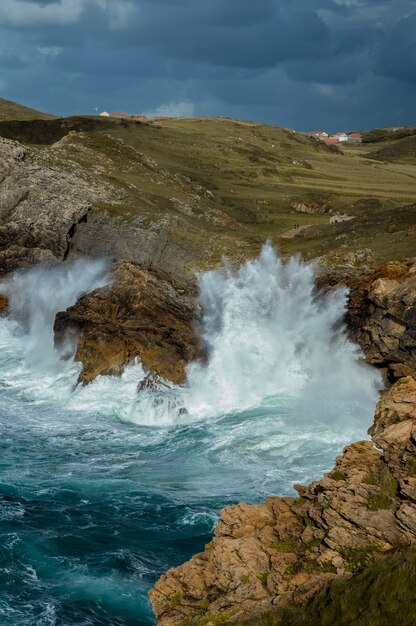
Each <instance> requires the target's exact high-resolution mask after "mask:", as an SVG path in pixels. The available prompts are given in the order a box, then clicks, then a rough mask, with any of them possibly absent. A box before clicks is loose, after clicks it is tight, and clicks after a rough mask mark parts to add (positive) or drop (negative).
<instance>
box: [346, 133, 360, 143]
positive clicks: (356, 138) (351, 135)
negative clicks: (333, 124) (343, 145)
mask: <svg viewBox="0 0 416 626" xmlns="http://www.w3.org/2000/svg"><path fill="white" fill-rule="evenodd" d="M362 140H363V136H362V134H361V133H348V141H353V142H355V143H361V142H362Z"/></svg>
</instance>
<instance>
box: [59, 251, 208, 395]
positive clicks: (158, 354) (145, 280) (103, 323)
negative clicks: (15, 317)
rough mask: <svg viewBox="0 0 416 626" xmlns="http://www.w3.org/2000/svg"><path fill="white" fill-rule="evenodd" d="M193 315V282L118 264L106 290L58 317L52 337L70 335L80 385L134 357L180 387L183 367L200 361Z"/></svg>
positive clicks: (196, 307) (195, 310) (118, 370)
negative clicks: (79, 366) (79, 365)
mask: <svg viewBox="0 0 416 626" xmlns="http://www.w3.org/2000/svg"><path fill="white" fill-rule="evenodd" d="M198 313H199V305H198V299H197V289H196V286H195V285H194V284H192V283H185V282H184V283H179V282H178V280H177V279H174V278H173V277H172V276H170V275H168V274H165V273H163V272H160V271H157V270H148V269H144V268H141V267H138V266H136V265H132V264H131V263H127V262H125V261H124V262H123V261H121V262H119V263H117V264H116V265H115V267H114V271H113V282H112V284H111V286H109V287H105V288H102V289H97V290H95V291H93V292H92V293H90V294H87V295H85V296H83V297H82V298H81V299H80V300H78V302H77V303H76V304H75V305H74V306H72V307H70V308H69V309H67V310H66V311H63V312H61V313H58V315H57V317H56V321H55V338H56V342H57V344H60V343H63V342H65V341H66V338H67V337H68V335H70V336H74V335H75V337H76V341H77V350H76V357H75V358H76V359H77V360H79V361H81V362H82V364H83V370H82V373H81V375H80V380H81V381H82V382H85V383H88V382H90V381H91V380H93V379H94V378H95V377H96V376H98V375H99V374H120V373H121V372H122V371H123V369H124V367H125V365H126V364H128V363H132V362H133V361H134V360H135V359H136V358H140V360H141V363H142V365H143V366H144V368H145V369H147V370H148V371H149V373H157V374H158V375H159V376H161V377H162V378H165V379H167V380H170V381H172V382H173V383H175V384H180V383H183V382H184V380H185V367H186V365H187V363H189V362H190V361H193V360H195V359H198V358H201V357H202V353H203V351H202V348H201V346H200V343H199V339H198V333H197V330H196V327H195V320H196V319H197V317H198Z"/></svg>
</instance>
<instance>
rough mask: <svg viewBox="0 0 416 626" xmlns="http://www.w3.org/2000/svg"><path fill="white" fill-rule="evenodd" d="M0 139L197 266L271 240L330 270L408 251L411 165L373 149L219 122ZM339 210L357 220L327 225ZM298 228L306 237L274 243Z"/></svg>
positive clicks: (128, 124) (27, 131) (97, 124)
mask: <svg viewBox="0 0 416 626" xmlns="http://www.w3.org/2000/svg"><path fill="white" fill-rule="evenodd" d="M0 135H3V136H8V137H11V138H13V137H15V138H17V139H19V140H20V141H23V142H27V143H28V144H30V146H31V148H30V149H31V150H32V151H33V154H34V155H35V158H37V159H38V160H40V161H42V162H44V163H45V164H47V165H48V166H52V167H56V168H59V169H64V170H68V171H70V172H73V173H76V174H77V175H78V176H80V177H82V178H84V179H86V180H87V181H88V183H89V184H90V185H91V187H94V188H96V189H98V190H107V192H106V193H101V194H99V195H100V198H99V199H98V200H97V201H96V202H95V209H94V210H95V212H97V213H99V212H102V211H107V212H109V213H110V214H111V215H114V216H117V217H119V218H120V219H122V220H132V219H135V218H140V219H141V220H142V221H143V223H144V225H146V224H147V225H150V224H153V223H155V222H157V223H162V224H164V225H165V226H166V229H167V230H168V231H169V237H171V238H173V239H174V240H175V241H177V242H178V244H179V245H180V246H184V247H185V248H186V249H187V250H189V251H190V259H191V261H190V263H191V265H192V267H193V268H194V269H195V268H196V269H206V268H208V267H212V266H214V265H215V264H217V263H218V262H219V261H220V260H221V257H222V256H223V255H224V254H227V255H229V256H231V257H232V258H236V259H242V258H247V257H248V256H251V255H254V254H257V252H258V250H259V248H260V246H261V245H262V243H264V241H265V240H267V239H269V240H271V241H272V242H273V243H274V244H277V245H278V246H279V248H280V250H281V251H282V253H284V254H292V253H294V252H300V253H301V254H302V255H303V256H304V257H305V258H314V257H318V256H323V255H324V256H325V258H326V259H327V260H328V262H330V263H336V262H338V260H342V258H344V257H345V255H348V254H349V253H350V252H355V251H357V250H362V249H363V248H364V249H370V250H371V252H372V255H373V256H372V257H371V259H372V261H371V262H372V263H374V264H377V263H379V262H380V261H384V260H387V259H393V258H401V257H404V256H409V255H412V254H414V250H415V249H416V226H415V225H416V205H415V201H416V164H413V163H410V162H409V163H403V164H402V163H400V164H399V163H385V162H380V161H377V160H374V159H371V160H370V159H369V158H367V157H368V156H371V155H369V154H367V153H368V150H369V149H370V150H371V149H372V147H371V146H370V148H368V147H367V148H366V150H363V149H362V147H361V146H359V147H357V148H354V149H350V150H349V151H347V150H345V153H344V152H341V151H340V150H337V149H333V148H332V147H331V146H326V145H325V144H323V143H321V142H316V141H314V140H312V139H309V138H307V137H305V136H303V135H301V134H295V133H293V132H292V131H288V130H284V129H282V128H278V127H275V126H269V125H265V124H254V123H249V122H239V121H235V120H230V119H223V118H220V119H218V118H192V119H172V120H163V121H159V122H148V123H141V122H134V121H124V120H122V121H120V120H111V119H110V120H103V119H100V118H94V117H78V118H67V119H65V120H50V121H44V122H42V123H40V122H33V123H31V122H21V123H16V122H7V123H6V122H0ZM378 146H379V147H380V144H378ZM358 148H360V149H358ZM305 211H309V212H305ZM337 213H338V214H341V213H347V214H348V215H350V216H353V217H354V218H355V219H353V220H351V221H349V222H343V223H342V224H330V223H329V221H330V217H331V216H333V215H334V214H337ZM296 226H300V227H303V229H299V230H295V232H294V234H295V236H294V237H291V238H290V237H289V238H287V237H283V238H282V235H284V234H285V233H287V232H288V231H292V230H293V229H295V227H296Z"/></svg>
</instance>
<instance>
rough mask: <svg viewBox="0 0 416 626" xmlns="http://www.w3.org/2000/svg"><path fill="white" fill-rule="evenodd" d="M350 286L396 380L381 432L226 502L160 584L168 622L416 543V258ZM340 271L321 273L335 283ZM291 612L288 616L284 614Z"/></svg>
mask: <svg viewBox="0 0 416 626" xmlns="http://www.w3.org/2000/svg"><path fill="white" fill-rule="evenodd" d="M342 276H343V279H342V281H343V282H345V283H347V284H349V286H350V298H349V305H348V312H347V322H348V325H349V328H350V332H351V334H352V335H353V337H354V339H355V340H356V341H358V342H359V343H360V345H361V347H362V349H363V351H364V353H365V355H366V358H367V360H368V362H370V363H372V364H374V365H376V366H378V367H380V368H382V369H384V370H385V371H386V373H387V374H388V376H389V377H390V378H391V379H393V380H397V379H398V380H397V382H396V383H395V384H394V385H393V386H392V387H391V388H390V389H389V390H388V391H386V392H385V393H384V394H383V396H382V397H381V399H380V402H379V404H378V406H377V410H376V415H375V421H374V425H373V427H372V428H371V430H370V434H371V435H372V441H361V442H358V443H356V444H353V445H351V446H348V447H347V448H346V449H345V450H344V452H343V454H342V455H341V456H340V457H339V458H338V459H337V460H336V466H335V468H334V469H333V470H332V471H331V472H329V473H328V474H327V475H326V476H325V477H324V478H323V479H322V480H320V481H319V482H316V483H312V484H311V485H309V486H306V487H305V486H301V485H296V486H295V489H296V490H297V492H298V494H299V496H298V497H297V498H289V497H286V498H278V497H271V498H268V499H267V501H266V502H265V503H264V504H259V505H246V504H237V505H234V506H231V507H227V508H226V509H224V510H223V511H222V512H221V518H220V521H219V523H218V525H217V527H216V529H215V532H214V539H213V540H212V541H211V543H210V544H208V545H207V546H206V548H205V550H204V552H202V553H200V554H197V555H195V556H194V557H193V558H192V559H191V561H189V562H188V563H185V564H184V565H181V566H180V567H177V568H174V569H172V570H170V571H169V572H167V574H166V575H164V576H162V578H161V579H160V580H159V581H158V582H157V583H156V585H155V587H154V589H152V590H151V592H150V594H149V595H150V599H151V601H152V604H153V607H154V610H155V613H156V616H157V617H158V623H159V624H161V625H162V626H171V625H172V626H173V625H175V624H182V623H184V624H192V625H193V626H198V625H200V624H210V623H213V624H217V623H224V622H228V621H238V620H241V619H245V618H248V617H250V616H255V615H259V614H262V613H263V612H265V611H267V610H269V609H271V608H272V607H276V606H278V607H284V606H287V605H289V604H291V603H297V604H303V603H305V602H306V603H307V602H308V601H309V600H310V599H311V598H313V597H315V596H316V594H317V593H319V591H321V590H323V589H325V588H326V587H328V585H330V583H331V581H333V580H338V579H344V578H346V577H348V576H351V575H352V574H355V573H357V572H359V571H361V570H362V569H364V568H365V567H367V566H369V565H371V563H372V562H373V561H374V560H375V559H378V558H380V557H381V556H382V555H384V554H386V553H388V552H389V551H390V550H392V549H393V548H397V547H402V546H410V545H412V544H414V543H415V542H416V491H415V489H416V382H415V379H414V378H413V377H412V376H407V377H401V378H399V377H400V376H402V375H403V374H408V373H412V374H413V373H414V372H415V348H416V340H415V338H416V314H415V313H416V261H415V260H408V261H405V262H401V263H387V264H385V265H383V266H382V267H380V268H379V269H378V270H377V271H375V272H369V273H367V274H366V275H364V276H361V277H360V278H353V277H351V275H350V274H349V273H348V272H347V273H345V272H344V273H342ZM339 280H340V275H339V273H338V274H337V277H336V278H335V280H334V275H333V274H332V275H326V276H321V277H320V279H319V280H318V286H319V287H320V288H321V289H322V288H331V285H333V284H336V283H337V282H338V281H339ZM283 623H284V622H283Z"/></svg>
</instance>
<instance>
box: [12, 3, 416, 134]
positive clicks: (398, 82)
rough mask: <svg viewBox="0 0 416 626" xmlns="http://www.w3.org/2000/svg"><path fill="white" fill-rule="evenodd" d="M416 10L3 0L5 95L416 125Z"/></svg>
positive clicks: (78, 108) (306, 121)
mask: <svg viewBox="0 0 416 626" xmlns="http://www.w3.org/2000/svg"><path fill="white" fill-rule="evenodd" d="M411 6H412V3H411V2H410V1H409V0H396V1H395V2H387V1H385V0H361V1H360V2H359V3H357V4H352V3H349V4H348V3H337V2H335V0H256V2H254V1H253V0H36V1H35V0H24V2H23V0H1V2H0V78H1V79H2V83H6V85H7V86H8V87H7V89H6V90H4V91H5V93H3V94H1V95H4V97H8V98H11V99H16V100H22V101H23V102H25V103H27V104H32V105H33V106H38V107H40V108H43V109H45V110H50V111H52V112H55V113H60V114H70V113H75V112H82V111H84V112H88V113H91V112H93V108H94V107H96V106H99V107H100V106H102V108H107V109H126V110H129V111H132V112H140V111H143V110H155V109H156V108H157V107H158V106H160V105H162V104H163V105H172V106H175V103H176V104H177V103H181V102H191V103H193V105H194V110H195V112H196V113H197V114H212V115H235V116H239V117H243V118H246V119H247V118H252V119H258V120H264V121H270V122H274V123H278V124H279V123H280V124H282V125H287V126H294V127H298V128H311V127H328V126H330V127H331V125H334V126H335V127H337V126H344V125H347V127H363V126H366V125H371V123H374V124H378V125H381V124H382V122H383V121H385V123H386V124H388V123H392V119H394V120H396V119H397V117H398V116H400V117H401V118H402V119H403V121H406V120H407V121H408V123H411V122H412V121H413V122H414V110H415V99H416V80H415V59H416V51H415V41H416V38H415V36H414V34H413V33H414V32H416V21H415V16H414V15H413V16H412V15H410V13H411V11H410V10H409V7H411ZM413 6H414V5H413ZM23 8H25V15H24V16H23V11H22V9H23ZM39 51H44V52H43V53H41V52H39ZM45 51H50V53H47V52H45ZM53 51H56V54H55V53H54V52H53ZM58 51H59V52H58ZM336 120H339V121H338V123H336ZM394 123H396V122H394Z"/></svg>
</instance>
